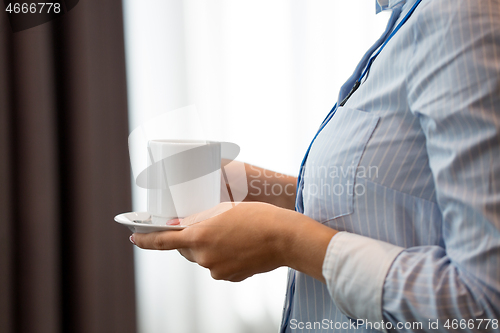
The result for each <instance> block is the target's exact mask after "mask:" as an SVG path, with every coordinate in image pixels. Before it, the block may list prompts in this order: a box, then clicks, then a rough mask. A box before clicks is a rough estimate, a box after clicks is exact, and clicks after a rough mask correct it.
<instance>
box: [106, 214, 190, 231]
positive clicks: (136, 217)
mask: <svg viewBox="0 0 500 333" xmlns="http://www.w3.org/2000/svg"><path fill="white" fill-rule="evenodd" d="M149 218H150V215H149V213H148V212H130V213H123V214H119V215H116V216H115V221H116V222H118V223H120V224H122V225H124V226H126V227H128V228H129V229H130V230H132V232H136V233H139V234H149V233H150V232H155V231H166V230H182V229H184V228H186V227H187V226H185V225H157V224H147V222H146V221H148V220H149ZM134 221H145V222H144V223H141V222H134ZM149 223H151V222H149Z"/></svg>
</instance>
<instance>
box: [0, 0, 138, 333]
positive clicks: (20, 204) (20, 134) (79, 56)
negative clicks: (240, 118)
mask: <svg viewBox="0 0 500 333" xmlns="http://www.w3.org/2000/svg"><path fill="white" fill-rule="evenodd" d="M127 136H128V123H127V98H126V82H125V56H124V42H123V20H122V5H121V1H120V0H82V1H80V3H79V4H78V5H77V6H76V7H75V8H74V9H73V10H71V11H70V12H69V13H67V14H66V15H64V16H63V17H61V18H59V19H57V20H56V21H52V22H49V23H46V24H43V25H40V26H38V27H35V28H31V29H28V30H25V31H21V32H17V33H12V31H11V30H10V27H9V25H8V18H7V16H6V13H5V12H4V11H2V12H1V13H0V214H1V217H0V288H1V292H0V332H2V333H11V332H27V333H37V332H47V333H49V332H50V333H60V332H76V333H78V332H85V333H93V332H103V333H104V332H106V333H110V332H117V333H125V332H135V331H136V320H135V295H134V271H133V252H132V251H133V250H132V245H131V244H130V243H129V242H128V236H129V234H130V233H129V232H128V231H127V230H126V229H125V228H124V227H122V226H120V225H118V224H117V223H115V222H114V221H113V217H114V215H116V214H118V213H121V212H125V211H130V209H131V194H130V163H129V159H128V150H127Z"/></svg>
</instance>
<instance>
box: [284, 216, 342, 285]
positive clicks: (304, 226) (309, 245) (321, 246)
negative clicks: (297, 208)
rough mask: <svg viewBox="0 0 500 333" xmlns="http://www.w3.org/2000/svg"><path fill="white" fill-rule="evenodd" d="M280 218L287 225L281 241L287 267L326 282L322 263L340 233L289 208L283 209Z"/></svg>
mask: <svg viewBox="0 0 500 333" xmlns="http://www.w3.org/2000/svg"><path fill="white" fill-rule="evenodd" d="M281 218H282V219H283V220H284V221H285V223H286V226H285V227H284V228H282V231H283V232H282V234H281V237H280V241H279V244H280V245H279V246H280V249H279V251H280V252H281V257H282V258H283V261H284V266H288V267H291V268H293V269H295V270H298V271H300V272H302V273H305V274H307V275H309V276H312V277H314V278H316V279H317V280H319V281H321V282H323V283H324V282H325V279H324V277H323V261H324V258H325V254H326V251H327V248H328V245H329V243H330V241H331V239H332V237H333V236H335V234H336V233H337V232H338V231H337V230H334V229H332V228H329V227H327V226H325V225H323V224H321V223H319V222H317V221H315V220H313V219H311V218H309V217H307V216H305V215H303V214H300V213H297V212H294V211H290V210H286V209H282V212H281Z"/></svg>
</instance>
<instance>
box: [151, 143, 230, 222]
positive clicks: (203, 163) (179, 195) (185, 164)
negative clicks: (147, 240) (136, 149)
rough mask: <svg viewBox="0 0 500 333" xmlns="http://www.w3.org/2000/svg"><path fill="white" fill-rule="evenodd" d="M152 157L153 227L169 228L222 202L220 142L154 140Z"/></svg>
mask: <svg viewBox="0 0 500 333" xmlns="http://www.w3.org/2000/svg"><path fill="white" fill-rule="evenodd" d="M148 155H149V159H150V160H151V164H152V165H151V166H150V167H149V168H148V174H147V177H148V184H150V186H149V187H148V189H147V193H148V212H149V214H151V220H152V223H153V224H158V225H165V224H166V222H167V221H169V220H172V219H176V218H181V219H182V218H185V217H187V216H190V215H193V214H196V213H199V212H202V211H204V210H207V209H210V208H212V207H214V206H216V205H217V204H219V203H220V191H221V176H220V167H221V144H220V142H213V141H188V140H150V141H149V142H148Z"/></svg>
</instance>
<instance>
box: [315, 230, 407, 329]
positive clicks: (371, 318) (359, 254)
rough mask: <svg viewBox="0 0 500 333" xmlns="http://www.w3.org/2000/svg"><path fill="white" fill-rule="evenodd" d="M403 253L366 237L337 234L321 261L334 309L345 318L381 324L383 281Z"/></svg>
mask: <svg viewBox="0 0 500 333" xmlns="http://www.w3.org/2000/svg"><path fill="white" fill-rule="evenodd" d="M403 250H404V249H403V248H401V247H399V246H396V245H392V244H389V243H386V242H382V241H378V240H375V239H371V238H368V237H364V236H360V235H356V234H352V233H348V232H339V233H337V234H336V235H335V236H334V237H333V238H332V239H331V240H330V243H329V244H328V249H327V251H326V255H325V259H324V261H323V276H324V278H325V280H326V285H327V287H328V291H329V292H330V295H331V297H332V299H333V301H334V302H335V305H336V306H337V308H338V309H339V310H340V311H342V313H344V314H345V315H346V316H348V317H351V318H356V319H364V320H366V321H367V322H372V323H375V322H379V323H380V322H381V321H382V320H383V316H382V291H383V287H384V281H385V277H386V276H387V272H388V271H389V268H390V267H391V264H392V262H393V261H394V259H396V257H397V256H398V254H399V253H401V251H403Z"/></svg>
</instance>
